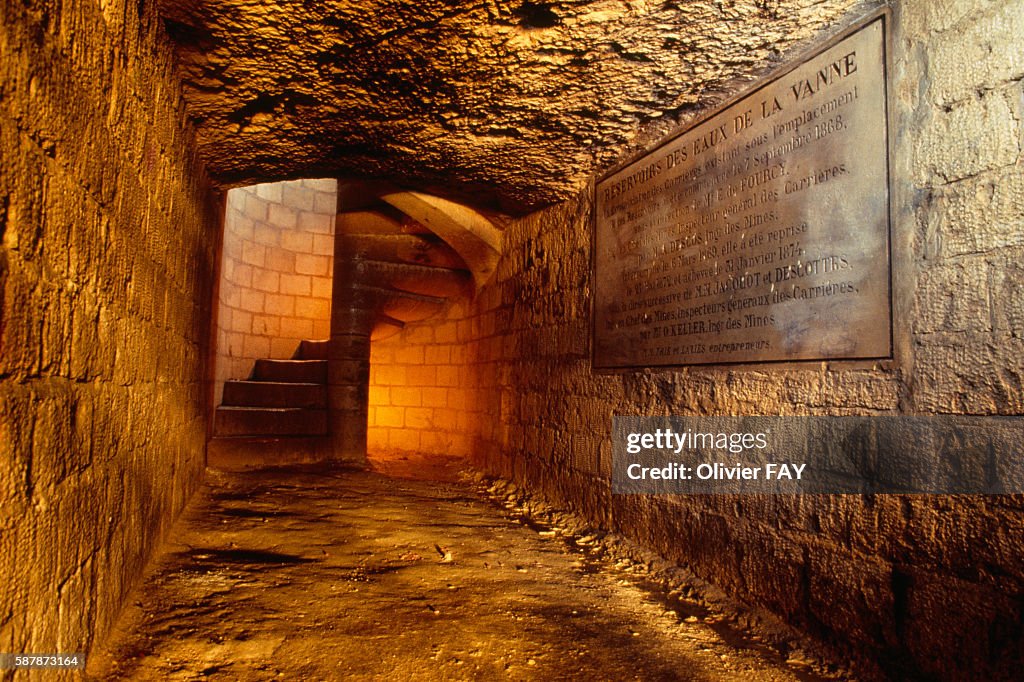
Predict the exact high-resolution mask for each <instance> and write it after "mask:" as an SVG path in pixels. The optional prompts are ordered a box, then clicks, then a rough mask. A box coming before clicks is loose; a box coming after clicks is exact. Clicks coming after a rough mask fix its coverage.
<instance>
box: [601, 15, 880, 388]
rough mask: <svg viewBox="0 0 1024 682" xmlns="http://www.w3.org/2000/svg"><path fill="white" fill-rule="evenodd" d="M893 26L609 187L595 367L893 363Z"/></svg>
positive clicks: (819, 61) (713, 120)
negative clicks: (889, 76)
mask: <svg viewBox="0 0 1024 682" xmlns="http://www.w3.org/2000/svg"><path fill="white" fill-rule="evenodd" d="M884 21H885V17H884V16H882V17H878V18H877V19H874V20H873V21H871V22H870V23H868V24H866V25H865V26H863V27H861V28H859V29H857V30H856V31H854V32H852V33H851V34H849V35H847V36H846V37H843V38H841V39H839V40H836V41H833V42H832V43H831V44H830V45H829V46H827V47H826V48H824V49H822V50H821V51H819V52H818V53H817V54H815V55H814V56H812V57H810V58H809V59H807V60H805V61H803V62H802V63H800V64H798V65H796V66H794V67H793V68H791V69H789V70H788V71H786V72H785V73H784V74H783V75H781V76H777V77H775V78H773V79H772V80H771V81H769V82H767V83H765V84H763V85H761V86H760V87H759V88H758V89H757V90H755V91H754V92H752V93H750V94H749V95H746V96H744V97H743V98H742V99H739V100H737V101H735V102H734V103H732V104H730V105H728V106H726V107H724V108H722V109H720V110H719V111H717V112H715V113H714V114H712V115H711V116H709V117H707V118H705V119H703V120H702V121H701V122H699V123H698V124H696V125H694V126H692V127H690V128H688V129H687V130H685V131H683V132H682V134H680V135H678V136H676V137H674V138H672V139H670V140H669V141H667V142H665V143H664V144H662V145H661V146H660V147H658V148H657V149H655V150H653V151H651V152H649V153H647V154H646V155H644V156H643V157H642V158H640V159H638V160H636V161H634V162H632V163H630V164H629V165H627V166H624V167H622V168H621V169H619V170H617V171H615V172H613V173H612V174H610V175H608V176H607V177H605V178H604V179H602V180H601V181H600V182H598V184H597V197H596V207H595V212H596V221H595V227H594V249H595V254H594V366H595V367H596V368H616V367H638V366H659V365H692V364H718V363H736V362H766V361H791V360H824V359H867V358H885V357H889V356H891V352H892V350H891V349H892V319H891V318H892V313H891V304H890V291H891V282H890V279H891V278H890V243H889V177H888V173H889V169H888V153H887V150H888V140H887V113H886V79H885V23H884Z"/></svg>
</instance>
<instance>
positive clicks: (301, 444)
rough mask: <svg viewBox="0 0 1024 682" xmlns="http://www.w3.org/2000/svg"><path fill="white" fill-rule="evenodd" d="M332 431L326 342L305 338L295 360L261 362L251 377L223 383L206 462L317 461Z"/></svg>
mask: <svg viewBox="0 0 1024 682" xmlns="http://www.w3.org/2000/svg"><path fill="white" fill-rule="evenodd" d="M328 434H329V426H328V419H327V341H302V342H301V343H300V344H299V347H298V349H297V350H296V351H295V355H294V356H293V357H292V359H290V360H269V359H265V360H257V361H256V364H255V366H254V367H253V371H252V374H251V375H250V377H249V378H248V379H244V380H232V381H226V382H224V397H223V399H222V401H221V404H220V406H219V407H217V410H216V413H215V414H214V424H213V438H212V439H211V440H210V444H209V450H208V452H207V460H208V463H209V464H211V465H212V466H228V467H232V465H240V464H244V465H245V466H248V465H250V464H251V465H253V466H257V465H266V464H278V463H280V464H283V463H294V462H301V461H310V462H313V461H317V459H318V457H319V454H318V453H321V452H322V451H323V450H324V449H325V448H326V447H327V446H328V441H327V438H326V436H327V435H328ZM254 453H261V454H262V455H263V456H261V457H258V458H254V456H253V454H254ZM232 468H233V467H232Z"/></svg>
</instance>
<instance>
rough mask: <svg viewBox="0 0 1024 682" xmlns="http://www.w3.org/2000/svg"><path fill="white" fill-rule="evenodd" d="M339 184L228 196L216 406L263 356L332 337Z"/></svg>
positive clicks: (254, 189)
mask: <svg viewBox="0 0 1024 682" xmlns="http://www.w3.org/2000/svg"><path fill="white" fill-rule="evenodd" d="M336 204H337V181H335V180H294V181H291V182H273V183H265V184H261V185H253V186H251V187H243V188H238V189H233V190H231V191H229V192H228V194H227V208H226V211H225V215H224V247H223V256H222V260H221V279H220V288H219V294H218V310H217V359H216V362H217V366H216V377H217V383H216V386H215V400H214V404H219V403H220V397H221V393H222V391H223V388H224V381H225V380H226V379H245V378H246V377H248V376H249V373H250V372H251V371H252V368H253V363H254V361H256V360H258V359H260V358H278V359H284V358H290V357H291V356H292V353H294V352H295V349H296V348H297V347H298V345H299V341H301V340H302V339H326V338H327V337H328V335H329V332H330V328H329V327H330V321H331V273H332V272H333V270H332V268H333V262H334V257H333V254H334V215H335V212H336Z"/></svg>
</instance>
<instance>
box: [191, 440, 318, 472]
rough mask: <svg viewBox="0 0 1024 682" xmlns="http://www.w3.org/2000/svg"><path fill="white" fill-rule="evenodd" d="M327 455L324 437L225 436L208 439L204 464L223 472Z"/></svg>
mask: <svg viewBox="0 0 1024 682" xmlns="http://www.w3.org/2000/svg"><path fill="white" fill-rule="evenodd" d="M330 458H331V441H330V439H329V438H327V437H325V436H228V437H218V438H211V439H210V442H209V444H208V445H207V448H206V465H207V466H209V467H212V468H214V469H220V470H223V471H246V470H252V469H262V468H272V467H279V466H288V465H293V464H312V463H315V462H324V461H326V460H329V459H330Z"/></svg>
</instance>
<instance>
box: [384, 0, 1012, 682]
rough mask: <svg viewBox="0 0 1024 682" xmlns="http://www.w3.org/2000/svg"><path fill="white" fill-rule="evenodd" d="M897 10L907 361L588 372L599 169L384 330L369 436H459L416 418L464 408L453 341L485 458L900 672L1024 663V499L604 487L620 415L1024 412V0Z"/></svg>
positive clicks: (896, 148)
mask: <svg viewBox="0 0 1024 682" xmlns="http://www.w3.org/2000/svg"><path fill="white" fill-rule="evenodd" d="M892 10H893V25H894V26H893V29H894V30H893V36H892V49H893V55H892V67H893V69H892V73H891V79H890V87H891V93H890V107H891V108H892V125H893V127H892V130H891V133H892V136H893V140H894V144H893V151H892V159H891V160H892V164H893V173H894V178H895V181H894V197H893V201H894V207H895V208H894V213H895V215H894V223H893V239H894V245H893V247H894V260H895V263H894V269H895V272H894V275H895V292H894V298H895V300H894V305H895V318H896V325H897V328H896V342H897V348H896V361H895V362H894V363H892V364H891V365H886V364H878V365H874V364H871V363H860V364H854V363H812V364H803V365H792V364H791V365H778V366H761V367H756V368H730V367H692V368H684V369H680V370H677V371H650V372H645V371H637V372H624V373H618V374H596V373H594V372H593V371H592V370H591V368H590V360H589V352H590V341H589V334H590V320H589V304H590V300H589V297H590V265H589V264H590V234H591V231H590V211H591V202H592V189H590V188H588V189H585V190H583V191H581V193H580V195H579V197H578V198H577V199H576V200H574V201H569V202H566V203H564V204H561V205H556V206H553V207H551V208H549V209H546V210H543V211H540V212H538V213H535V214H533V215H531V216H528V217H527V218H525V219H523V220H520V221H517V222H516V223H514V224H513V225H512V226H510V227H509V229H508V230H507V231H506V234H505V239H506V242H505V247H504V255H503V259H502V262H501V264H500V268H499V272H498V274H497V277H496V279H495V281H493V282H492V283H491V284H490V285H488V286H487V287H485V288H484V290H483V291H482V292H481V293H480V295H479V296H478V297H477V299H476V301H475V302H474V303H473V304H472V305H471V306H470V307H469V308H468V309H467V310H466V311H465V313H464V314H463V313H462V312H461V311H459V310H453V311H452V312H451V314H450V315H449V316H448V317H447V318H446V319H443V320H439V321H436V322H434V323H431V325H430V326H431V328H432V330H433V336H431V335H430V333H429V332H424V331H422V330H421V329H420V328H419V327H412V328H410V329H409V330H407V331H406V332H405V333H403V334H402V335H399V336H397V337H395V338H393V339H389V340H387V341H384V342H381V343H380V344H378V345H377V348H375V350H374V356H373V359H374V364H375V368H374V379H375V380H376V388H375V389H374V392H373V393H372V394H371V396H372V397H373V399H374V404H375V408H374V409H375V414H376V420H377V421H376V426H375V427H374V428H373V429H371V442H373V443H374V444H375V445H376V444H380V443H381V442H382V439H383V438H384V435H383V434H384V433H385V432H386V434H387V439H388V444H389V446H391V447H399V448H400V447H410V448H412V447H418V448H419V449H420V450H424V451H432V450H435V449H436V451H445V450H446V449H447V448H448V446H447V444H446V443H439V442H437V441H436V440H435V439H434V436H433V435H429V434H430V433H431V431H432V428H431V426H430V424H429V423H428V422H426V421H425V420H409V419H408V418H407V417H406V416H405V415H408V410H410V409H412V408H413V407H416V408H417V409H420V408H424V407H427V408H429V409H431V410H432V411H435V412H436V411H437V410H441V409H449V406H448V405H447V404H443V403H442V402H441V401H442V394H441V393H439V392H438V393H435V392H434V389H436V388H438V387H439V385H440V381H438V380H436V377H438V376H440V374H439V373H438V372H437V370H438V369H439V368H441V367H447V366H448V365H447V364H442V363H441V362H440V361H439V360H438V361H436V362H435V361H434V360H431V359H430V357H429V356H428V355H427V350H428V349H430V348H431V347H434V348H444V349H445V350H446V351H447V352H448V355H447V358H448V360H447V361H446V362H447V363H453V364H454V361H453V360H452V358H455V357H459V358H464V362H465V364H464V365H463V366H461V367H458V368H457V369H456V370H454V372H455V373H456V375H457V376H459V378H460V382H464V384H465V387H466V390H467V392H468V394H469V395H470V396H471V399H470V400H468V401H467V407H466V408H464V409H456V412H457V413H458V414H456V415H455V416H454V418H455V420H456V423H457V424H461V426H462V427H463V428H461V429H459V430H460V431H468V435H469V438H470V439H471V444H470V448H469V451H470V455H471V457H472V458H473V459H474V461H475V462H476V463H477V464H478V465H479V466H480V467H482V468H484V469H486V470H488V471H490V472H492V473H495V474H500V475H503V476H507V477H511V478H514V479H516V480H518V481H521V482H523V483H527V484H529V485H531V486H533V487H535V488H539V489H540V490H542V491H543V492H544V494H545V495H547V496H548V497H549V498H550V499H551V501H553V502H554V503H556V504H560V505H564V506H567V507H571V508H574V509H576V510H578V511H579V512H581V513H583V514H585V515H587V516H588V517H589V518H590V519H591V520H592V521H593V522H594V523H597V524H600V525H602V526H604V527H606V528H612V529H616V530H619V531H622V532H624V533H626V534H628V535H630V536H632V537H633V538H635V539H637V540H639V541H641V542H643V543H645V544H647V545H648V546H652V547H655V548H657V549H658V550H660V551H661V552H662V553H664V554H665V555H666V556H668V557H670V558H672V559H674V560H675V561H677V562H678V563H680V564H682V565H685V566H687V567H689V568H691V569H692V570H693V571H694V572H695V573H697V574H698V575H700V576H701V577H703V578H705V579H707V580H709V581H711V582H714V583H717V584H718V585H720V586H722V587H723V588H725V589H727V590H728V591H730V592H732V593H733V594H735V595H737V596H739V597H741V598H743V599H746V600H749V601H751V602H753V603H757V604H760V605H762V606H765V607H768V608H770V609H772V610H773V611H775V612H776V613H778V614H780V615H782V616H783V617H785V618H786V619H787V620H789V621H790V622H792V623H794V624H796V625H798V626H800V627H802V628H805V629H806V630H808V631H810V632H813V633H816V634H817V635H818V636H819V637H821V638H822V639H824V640H827V641H830V642H832V643H833V644H834V645H836V646H837V647H839V648H841V649H845V650H847V651H849V652H851V653H852V654H860V655H861V656H862V658H863V660H865V661H867V664H868V665H869V666H871V665H873V666H877V667H878V668H880V669H882V670H884V671H886V672H887V673H889V674H890V675H894V676H897V677H906V676H922V675H923V676H930V677H936V678H940V679H957V680H960V679H1004V678H1010V677H1013V676H1014V675H1016V674H1017V673H1016V672H1015V671H1018V670H1019V669H1020V666H1021V665H1022V661H1024V651H1022V647H1024V644H1022V642H1024V638H1022V636H1021V634H1022V633H1021V629H1020V623H1021V622H1022V618H1024V612H1022V611H1024V607H1022V604H1024V599H1022V597H1024V502H1022V501H1021V499H1020V497H1012V496H1004V497H991V496H990V497H968V496H956V497H949V496H946V497H943V496H934V497H929V496H898V495H877V496H777V497H770V496H745V497H729V496H698V497H689V498H678V499H677V498H672V499H669V498H664V499H662V498H643V497H614V496H612V495H611V494H610V485H609V473H610V469H609V464H610V454H611V444H610V439H609V434H610V428H611V418H612V415H613V414H683V415H686V414H721V415H730V414H782V415H785V414H825V415H827V414H878V413H880V414H947V413H954V414H959V413H966V414H1012V415H1019V414H1021V413H1022V411H1024V391H1022V386H1021V377H1022V376H1024V348H1022V339H1024V308H1022V305H1024V297H1022V296H1021V293H1022V292H1021V288H1022V286H1024V285H1022V284H1021V282H1022V280H1021V274H1022V273H1021V271H1020V266H1019V263H1021V262H1022V260H1024V229H1022V225H1024V191H1022V185H1021V178H1022V177H1024V175H1022V172H1021V171H1022V157H1021V149H1022V146H1021V145H1022V142H1021V140H1022V132H1024V131H1022V124H1021V121H1022V120H1024V117H1022V111H1021V108H1022V101H1024V100H1022V95H1024V93H1022V78H1024V55H1022V52H1021V50H1022V43H1021V41H1020V40H1019V36H1020V35H1021V33H1022V31H1024V3H1022V2H1020V1H1019V0H1003V1H1000V2H980V1H979V2H975V1H973V0H948V1H946V2H941V3H934V2H929V1H926V0H906V1H904V2H895V3H893V7H892ZM656 137H657V135H654V134H651V135H649V136H648V137H647V138H643V137H642V138H641V139H640V142H639V143H638V144H639V145H640V146H642V145H643V144H644V143H645V142H646V143H651V142H653V141H654V140H655V138H656ZM453 328H454V329H455V339H454V342H452V337H451V331H450V330H451V329H453ZM440 329H445V330H448V331H445V332H443V333H440V334H439V333H438V330H440ZM460 329H463V330H465V333H466V335H465V336H463V337H462V338H460V336H459V330H460ZM439 344H440V345H439ZM457 346H458V347H462V348H464V351H460V353H459V354H458V355H455V354H453V353H452V351H453V349H454V348H456V347H457ZM463 353H464V354H463ZM442 355H443V352H439V355H438V356H437V357H438V358H440V357H442ZM400 358H401V359H400ZM419 362H422V363H423V365H421V366H420V368H419V370H418V372H417V375H418V376H419V377H421V379H420V380H422V381H424V383H423V385H422V386H421V387H418V388H417V389H416V393H415V395H416V399H418V400H419V401H420V402H419V403H418V404H417V405H415V406H414V405H412V404H411V403H410V404H407V405H403V406H402V407H403V411H402V412H401V414H402V415H403V416H402V417H401V419H400V418H399V417H398V416H397V414H398V413H399V412H398V411H394V410H393V409H392V408H393V407H394V406H395V405H396V404H398V403H397V402H396V401H397V400H404V397H401V398H400V397H399V396H405V395H406V394H405V393H404V388H405V385H410V386H411V383H410V375H409V372H408V370H409V368H411V367H412V366H413V365H414V364H418V363H419ZM392 363H394V367H404V369H394V367H388V368H384V365H386V364H392ZM431 367H433V369H434V370H435V373H434V374H433V375H431V373H430V368H431ZM467 370H468V373H467ZM445 371H446V372H448V371H449V370H447V369H446V370H445ZM431 376H433V377H435V381H434V382H433V383H431V382H430V381H429V379H430V377H431ZM422 377H426V379H422ZM399 389H403V390H402V391H401V392H400V390H399ZM427 389H430V390H427ZM410 400H412V399H410ZM444 400H446V401H447V400H449V394H447V393H446V394H444ZM416 414H419V413H416ZM382 416H383V417H384V421H382ZM449 418H450V417H449ZM385 421H386V423H385ZM403 432H404V433H406V434H410V435H401V434H402V433H403ZM413 434H418V435H413Z"/></svg>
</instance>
